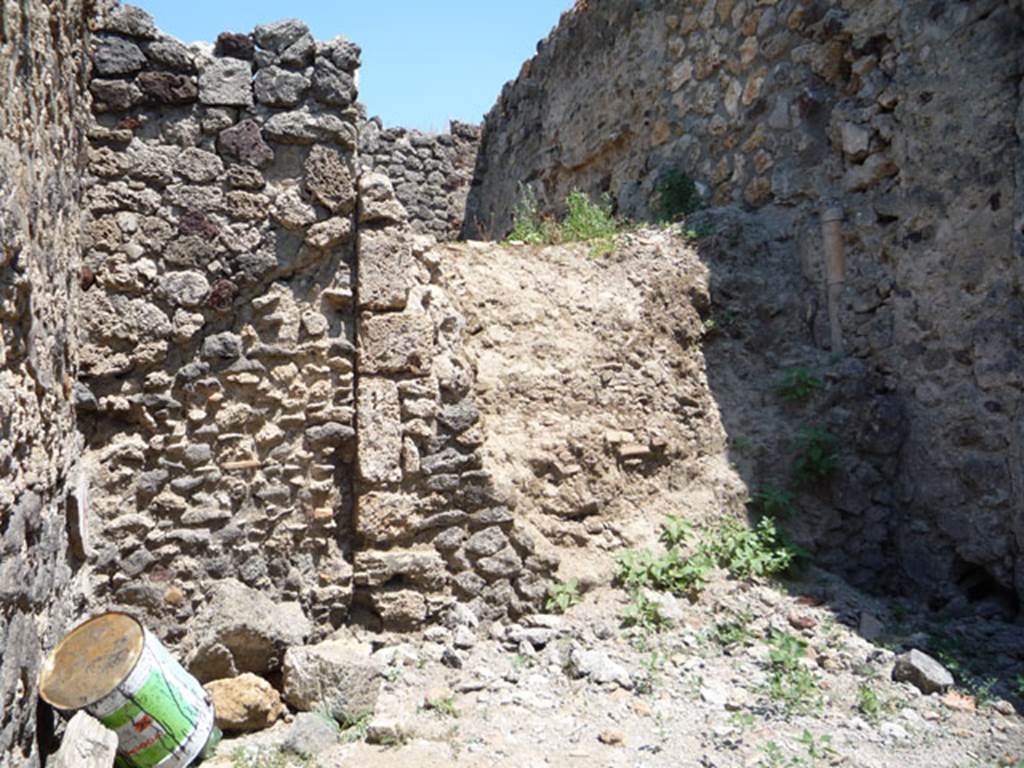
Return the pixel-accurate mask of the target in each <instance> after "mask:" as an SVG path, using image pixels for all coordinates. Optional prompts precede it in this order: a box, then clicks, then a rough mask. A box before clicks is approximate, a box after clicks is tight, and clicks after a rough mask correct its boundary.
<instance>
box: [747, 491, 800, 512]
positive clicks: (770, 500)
mask: <svg viewBox="0 0 1024 768" xmlns="http://www.w3.org/2000/svg"><path fill="white" fill-rule="evenodd" d="M747 506H748V507H749V508H750V510H751V511H752V512H755V513H756V514H758V515H759V516H762V517H770V518H772V519H774V520H788V519H790V518H791V517H793V514H794V512H795V511H796V500H795V499H794V498H793V494H791V493H790V492H789V491H785V490H783V489H781V488H776V487H775V486H774V485H762V486H761V487H760V488H758V489H757V490H756V491H754V493H753V494H751V496H750V501H749V502H747Z"/></svg>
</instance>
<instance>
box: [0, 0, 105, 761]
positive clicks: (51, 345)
mask: <svg viewBox="0 0 1024 768" xmlns="http://www.w3.org/2000/svg"><path fill="white" fill-rule="evenodd" d="M86 20H87V10H86V5H85V4H84V3H81V2H78V1H77V0H65V1H58V2H46V3H44V2H36V1H35V0H33V1H32V2H22V3H6V4H4V6H3V7H2V8H0V93H3V99H2V100H0V763H3V764H4V765H8V764H11V765H19V766H30V767H32V766H38V765H40V764H41V763H40V760H41V757H40V748H42V749H45V748H46V746H48V745H47V744H46V739H47V734H48V732H49V733H50V734H51V735H52V727H53V723H52V721H48V720H47V719H46V718H39V717H38V711H37V710H38V706H37V698H36V696H37V689H36V683H37V679H38V673H39V667H40V664H41V663H42V656H43V653H44V652H45V651H46V650H48V649H49V648H51V647H52V646H53V644H54V643H55V642H56V641H57V640H58V639H59V638H60V636H61V633H62V632H63V631H64V630H65V629H67V628H68V626H69V624H70V623H71V622H72V621H73V619H74V616H75V614H76V613H77V611H78V610H79V609H80V608H81V604H82V602H83V600H84V587H85V586H87V583H85V582H84V580H83V579H82V578H81V572H80V570H79V569H80V568H81V565H82V561H83V560H84V558H85V556H86V553H87V550H88V548H89V538H88V534H87V532H86V531H84V530H83V528H82V526H81V525H80V523H81V522H82V521H83V519H84V518H83V513H84V506H85V505H86V504H87V499H86V497H85V495H84V494H83V493H82V488H81V487H80V485H79V483H78V469H77V462H78V457H79V452H80V447H81V446H80V441H79V440H78V438H77V436H76V433H75V414H74V407H73V399H74V396H73V391H74V387H75V377H76V375H77V370H78V355H77V350H76V347H75V338H76V334H77V320H78V315H77V312H76V310H75V303H76V300H77V298H78V293H79V288H78V281H79V265H80V260H79V249H78V245H79V217H80V192H81V190H80V178H79V174H80V171H81V168H82V162H81V161H82V151H83V141H84V130H85V120H86V111H87V106H86V96H85V87H84V86H85V72H86V68H87V63H88V61H87V57H86V55H85V53H84V51H83V50H82V40H84V39H85V38H86V35H87V33H88V31H87V29H86ZM69 534H70V535H69ZM8 760H11V761H13V762H11V763H8V762H7V761H8Z"/></svg>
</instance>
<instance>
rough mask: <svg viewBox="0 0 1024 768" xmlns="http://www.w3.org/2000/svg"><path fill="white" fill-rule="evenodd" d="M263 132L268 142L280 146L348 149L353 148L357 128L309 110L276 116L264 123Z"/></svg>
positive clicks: (332, 116)
mask: <svg viewBox="0 0 1024 768" xmlns="http://www.w3.org/2000/svg"><path fill="white" fill-rule="evenodd" d="M263 130H264V133H265V134H266V136H267V138H268V139H270V140H271V141H276V142H278V143H280V144H314V143H316V142H333V143H335V144H340V145H342V146H344V147H346V148H348V149H354V148H355V146H356V137H357V133H356V127H355V126H354V125H353V124H352V123H351V122H348V121H345V120H342V119H341V118H340V117H338V116H337V115H333V114H324V113H314V112H310V111H309V110H308V109H301V110H293V111H291V112H281V113H279V114H276V115H274V116H273V117H271V118H270V119H269V120H267V122H266V124H265V125H264V126H263Z"/></svg>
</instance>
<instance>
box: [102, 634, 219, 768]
mask: <svg viewBox="0 0 1024 768" xmlns="http://www.w3.org/2000/svg"><path fill="white" fill-rule="evenodd" d="M91 709H92V710H93V712H92V713H93V714H94V715H96V716H97V717H98V718H99V720H100V722H102V723H103V724H104V725H106V726H107V727H108V728H110V729H111V730H113V731H116V732H117V738H118V750H117V751H118V757H117V763H116V765H117V768H158V767H159V768H179V766H187V765H188V764H189V763H190V762H191V761H192V760H193V759H194V758H195V757H196V756H197V755H198V754H199V752H200V751H201V750H202V748H203V746H204V745H205V743H206V739H207V737H208V736H209V734H210V731H211V730H212V728H213V710H212V708H211V707H210V705H209V703H208V702H207V699H206V695H205V693H204V691H203V689H202V687H200V685H199V683H198V682H196V680H195V678H193V677H192V676H191V675H189V674H188V673H187V672H186V671H185V670H184V669H182V667H181V665H180V664H178V662H177V661H175V660H174V659H173V658H172V657H171V655H170V654H169V653H168V652H167V650H166V649H165V648H164V647H163V645H161V644H160V642H159V641H158V640H157V639H156V638H155V637H153V636H152V635H150V633H149V632H147V633H146V644H145V648H144V650H143V653H142V656H141V657H140V659H139V661H138V663H137V664H136V666H135V669H134V670H133V671H132V673H131V674H130V675H129V676H128V677H127V678H126V679H125V681H124V682H123V683H121V685H119V686H118V687H117V690H116V691H114V693H112V694H111V695H110V696H109V697H107V699H105V700H104V701H102V702H100V703H99V704H97V705H95V706H94V707H92V708H91Z"/></svg>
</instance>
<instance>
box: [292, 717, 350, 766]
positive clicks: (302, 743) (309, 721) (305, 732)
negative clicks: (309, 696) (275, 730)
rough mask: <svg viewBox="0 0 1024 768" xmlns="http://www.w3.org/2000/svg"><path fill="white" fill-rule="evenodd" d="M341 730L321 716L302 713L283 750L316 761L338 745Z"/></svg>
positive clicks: (296, 720) (296, 718) (294, 723)
mask: <svg viewBox="0 0 1024 768" xmlns="http://www.w3.org/2000/svg"><path fill="white" fill-rule="evenodd" d="M340 734H341V729H340V728H339V727H338V724H337V722H334V721H332V720H328V719H327V718H326V717H324V716H323V715H321V714H315V715H314V714H310V713H308V712H300V713H299V714H298V715H296V717H295V722H293V723H292V726H291V728H289V729H288V735H287V736H285V738H284V742H282V744H281V748H282V749H283V750H284V751H285V752H291V753H292V754H295V755H299V756H300V757H305V758H310V759H315V758H316V756H317V755H320V754H323V753H324V752H327V751H328V750H329V749H331V748H332V747H336V746H337V745H338V737H339V736H340Z"/></svg>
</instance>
